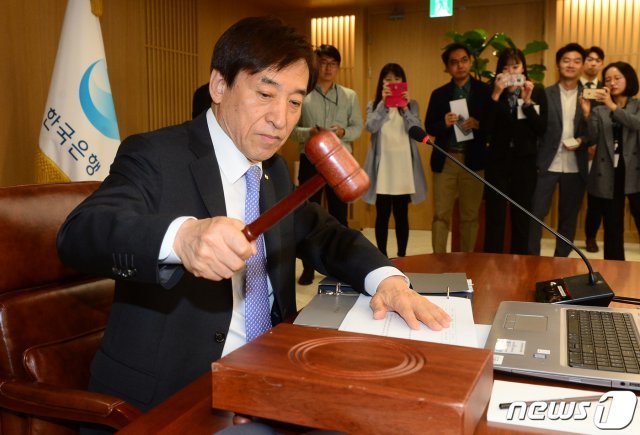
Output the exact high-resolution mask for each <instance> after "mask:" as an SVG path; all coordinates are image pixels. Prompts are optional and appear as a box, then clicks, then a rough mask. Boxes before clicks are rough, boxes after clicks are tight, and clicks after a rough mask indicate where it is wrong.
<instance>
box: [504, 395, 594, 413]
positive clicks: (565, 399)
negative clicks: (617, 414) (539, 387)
mask: <svg viewBox="0 0 640 435" xmlns="http://www.w3.org/2000/svg"><path fill="white" fill-rule="evenodd" d="M601 397H602V394H601V395H599V396H582V397H561V398H559V399H541V400H531V401H528V402H522V403H524V404H525V405H526V406H529V405H531V404H533V403H536V402H546V403H549V402H563V403H573V402H597V401H598V400H600V398H601ZM513 403H515V402H507V403H501V404H499V405H498V408H500V409H508V408H509V407H510V406H511V404H513Z"/></svg>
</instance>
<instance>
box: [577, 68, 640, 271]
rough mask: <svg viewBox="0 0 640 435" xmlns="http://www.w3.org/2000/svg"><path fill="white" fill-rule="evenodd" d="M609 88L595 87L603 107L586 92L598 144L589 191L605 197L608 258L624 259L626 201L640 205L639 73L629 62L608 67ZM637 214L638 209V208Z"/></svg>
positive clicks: (592, 131) (592, 134)
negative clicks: (626, 199) (596, 103)
mask: <svg viewBox="0 0 640 435" xmlns="http://www.w3.org/2000/svg"><path fill="white" fill-rule="evenodd" d="M602 76H603V78H604V80H603V81H604V88H602V89H597V90H596V91H595V100H594V101H597V102H598V103H600V104H598V105H597V106H595V105H594V107H591V101H592V100H590V99H586V98H583V97H580V104H581V105H582V113H583V116H584V117H585V119H587V122H588V126H589V137H590V138H591V139H593V141H594V142H595V144H596V152H595V156H594V158H593V166H592V167H591V171H590V172H589V180H588V182H587V190H588V192H589V193H590V194H591V195H592V197H595V198H596V199H597V200H599V201H601V202H602V212H603V213H602V217H603V221H604V258H605V259H606V260H624V201H625V196H626V197H627V198H629V205H630V206H631V208H632V210H633V211H638V210H640V159H639V156H638V154H640V146H639V145H638V142H639V141H640V138H639V136H640V102H639V101H638V100H636V99H635V98H634V96H635V95H636V94H637V93H638V75H637V74H636V72H635V70H634V69H633V67H632V66H631V65H629V64H628V63H626V62H614V63H610V64H609V65H607V66H606V67H605V68H604V69H603V70H602ZM634 215H637V213H634Z"/></svg>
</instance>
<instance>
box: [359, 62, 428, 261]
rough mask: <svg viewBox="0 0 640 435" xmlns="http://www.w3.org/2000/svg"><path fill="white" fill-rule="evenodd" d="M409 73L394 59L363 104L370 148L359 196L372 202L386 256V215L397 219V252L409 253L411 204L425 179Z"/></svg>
mask: <svg viewBox="0 0 640 435" xmlns="http://www.w3.org/2000/svg"><path fill="white" fill-rule="evenodd" d="M406 82H407V77H406V75H405V72H404V70H403V69H402V67H401V66H400V65H398V64H397V63H388V64H386V65H385V66H384V67H382V70H381V71H380V76H379V77H378V85H377V87H376V96H375V99H374V100H373V101H370V102H369V104H368V105H367V119H366V123H365V125H366V128H367V130H368V131H369V132H370V133H371V146H370V148H369V151H368V153H367V157H366V160H365V163H364V170H365V171H366V172H367V174H368V175H369V178H370V179H371V187H370V188H369V190H368V191H367V193H366V194H365V195H364V196H363V197H362V199H363V200H364V201H365V202H367V203H369V204H375V206H376V227H375V233H376V244H377V245H378V249H380V251H382V253H383V254H385V255H387V236H388V232H389V218H390V217H391V211H393V218H394V220H395V223H396V241H397V243H398V256H399V257H404V256H405V255H406V253H407V243H408V241H409V215H408V210H409V202H412V203H414V204H416V203H419V202H422V201H424V199H425V197H426V191H427V182H426V178H425V176H424V170H423V168H422V164H421V162H420V154H419V152H418V147H417V145H416V143H415V142H414V141H413V140H412V139H411V138H410V137H409V129H410V128H411V127H414V126H420V117H419V110H420V109H419V107H418V102H417V101H416V100H412V99H410V97H409V91H408V90H407V87H406Z"/></svg>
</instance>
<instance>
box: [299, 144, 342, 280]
mask: <svg viewBox="0 0 640 435" xmlns="http://www.w3.org/2000/svg"><path fill="white" fill-rule="evenodd" d="M317 173H318V171H317V170H316V167H315V166H313V163H311V161H309V159H308V158H307V156H306V155H304V154H300V168H299V170H298V183H299V184H300V185H302V184H303V183H304V182H305V181H307V180H309V179H310V178H312V177H313V176H314V175H316V174H317ZM323 191H324V192H325V195H326V197H327V205H328V208H329V214H331V216H333V217H334V218H336V219H338V222H340V223H341V224H342V225H344V226H345V227H348V226H349V224H348V222H347V211H348V209H347V203H346V202H343V201H342V200H341V199H340V198H338V195H336V194H335V192H334V191H333V189H332V188H330V187H329V186H325V187H324V188H322V189H320V190H319V191H318V192H316V193H314V194H313V195H312V196H311V198H309V201H313V202H316V203H318V204H320V202H321V200H322V192H323ZM302 266H303V268H304V269H312V267H311V266H310V265H309V264H307V263H306V262H303V263H302Z"/></svg>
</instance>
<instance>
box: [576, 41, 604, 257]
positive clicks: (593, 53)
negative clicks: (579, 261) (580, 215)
mask: <svg viewBox="0 0 640 435" xmlns="http://www.w3.org/2000/svg"><path fill="white" fill-rule="evenodd" d="M603 67H604V50H602V48H600V47H596V46H593V47H590V48H588V49H587V50H586V51H585V58H584V69H583V71H582V77H580V82H581V83H582V86H583V87H584V88H589V89H598V88H602V87H603V86H604V85H603V83H602V80H599V79H598V75H599V74H600V71H602V68H603ZM594 103H595V102H592V104H594ZM595 104H597V103H595ZM595 150H596V147H595V146H590V147H589V149H588V157H589V170H591V160H592V159H593V155H594V153H595ZM601 221H602V204H601V202H600V201H599V198H597V197H595V196H592V195H590V194H587V216H586V217H585V220H584V234H585V238H586V245H587V246H586V248H587V252H598V250H599V248H598V243H597V242H596V234H597V233H598V228H600V222H601Z"/></svg>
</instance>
